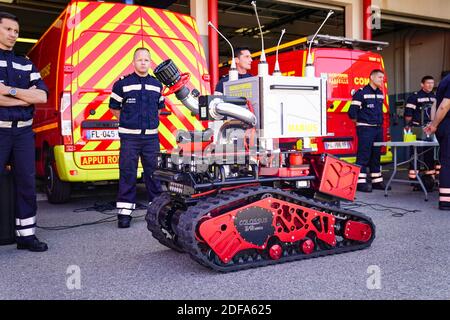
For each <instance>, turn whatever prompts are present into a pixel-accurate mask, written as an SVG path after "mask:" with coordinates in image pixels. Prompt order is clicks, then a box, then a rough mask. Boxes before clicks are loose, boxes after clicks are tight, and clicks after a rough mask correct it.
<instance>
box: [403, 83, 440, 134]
mask: <svg viewBox="0 0 450 320" xmlns="http://www.w3.org/2000/svg"><path fill="white" fill-rule="evenodd" d="M434 102H436V95H435V94H434V93H433V92H428V93H427V92H425V91H423V90H420V91H418V92H414V94H413V95H411V96H410V97H409V98H408V100H406V107H405V117H412V122H413V124H415V125H420V126H421V125H423V124H424V123H427V122H430V120H431V119H430V116H431V106H432V105H433V103H434ZM422 110H423V120H424V123H422Z"/></svg>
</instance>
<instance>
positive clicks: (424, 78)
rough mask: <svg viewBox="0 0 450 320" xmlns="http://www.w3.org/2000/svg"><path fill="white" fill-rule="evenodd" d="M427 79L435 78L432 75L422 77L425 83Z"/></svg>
mask: <svg viewBox="0 0 450 320" xmlns="http://www.w3.org/2000/svg"><path fill="white" fill-rule="evenodd" d="M427 80H434V78H433V77H432V76H425V77H423V78H422V81H421V82H422V83H425V81H427Z"/></svg>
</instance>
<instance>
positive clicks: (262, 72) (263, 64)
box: [252, 1, 269, 77]
mask: <svg viewBox="0 0 450 320" xmlns="http://www.w3.org/2000/svg"><path fill="white" fill-rule="evenodd" d="M252 6H253V9H255V14H256V19H257V20H258V27H259V33H260V34H261V58H260V59H259V64H258V76H260V77H262V76H267V75H268V74H269V65H268V64H267V61H266V53H265V52H264V37H263V32H262V28H261V23H260V22H259V16H258V10H257V9H256V1H252Z"/></svg>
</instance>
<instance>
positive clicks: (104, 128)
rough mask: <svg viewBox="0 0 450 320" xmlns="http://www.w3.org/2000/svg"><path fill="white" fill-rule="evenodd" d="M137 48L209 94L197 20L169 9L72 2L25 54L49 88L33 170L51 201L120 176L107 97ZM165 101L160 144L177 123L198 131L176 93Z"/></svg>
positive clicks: (168, 140) (169, 143) (171, 139)
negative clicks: (171, 64)
mask: <svg viewBox="0 0 450 320" xmlns="http://www.w3.org/2000/svg"><path fill="white" fill-rule="evenodd" d="M138 47H146V48H149V49H150V52H151V59H152V69H153V68H154V67H155V66H157V65H158V64H160V63H161V62H162V61H165V60H166V59H172V60H173V61H174V62H175V63H176V64H177V65H178V66H179V67H180V68H181V69H182V70H184V71H185V72H189V73H190V74H191V77H190V81H189V85H190V86H191V87H193V88H197V89H198V90H199V91H200V92H201V94H208V92H209V90H210V89H209V83H208V82H207V81H206V80H208V78H207V77H206V76H205V75H206V74H207V73H208V71H207V68H206V60H205V54H204V50H203V47H202V44H201V41H200V37H199V34H198V31H197V26H196V23H195V21H194V19H193V18H192V17H190V16H186V15H183V14H178V13H173V12H170V11H167V10H159V9H154V8H149V7H141V6H134V5H125V4H122V3H103V2H88V1H72V2H71V3H70V4H69V5H68V6H67V8H66V9H65V10H64V11H63V12H62V13H61V15H60V16H59V17H58V18H57V19H56V21H55V22H54V23H53V24H52V26H51V27H50V28H49V29H48V30H47V32H46V33H45V34H44V35H43V36H42V37H41V39H40V40H39V42H38V43H37V44H36V45H35V46H34V47H33V48H32V49H31V51H30V52H29V53H28V56H29V57H30V59H31V60H32V61H33V62H34V63H35V64H36V66H37V67H38V68H39V70H41V74H42V78H43V79H44V81H45V83H46V84H47V86H48V87H49V90H50V92H49V98H48V102H47V103H46V104H41V105H37V106H36V115H35V118H34V120H35V121H34V131H35V133H36V155H37V175H38V176H41V177H45V178H46V181H47V183H46V191H47V196H48V200H49V201H50V202H52V203H61V202H65V201H67V200H68V199H69V198H70V192H71V185H72V184H73V183H76V182H78V183H85V182H97V181H111V180H117V179H118V177H119V170H118V159H119V147H120V141H119V137H118V121H117V119H115V118H114V116H113V115H112V113H111V112H110V111H109V108H108V104H109V96H110V94H111V88H112V85H113V83H114V82H115V81H116V80H118V79H119V77H120V76H122V75H126V74H129V73H131V72H133V68H132V65H131V62H132V57H133V52H134V50H135V49H136V48H138ZM205 79H206V80H205ZM166 106H167V107H168V108H169V110H170V111H171V113H170V112H166V114H164V115H162V116H161V117H160V126H159V132H160V142H161V148H162V149H170V148H172V147H173V146H175V145H176V136H175V135H176V131H177V130H178V129H183V130H202V129H204V124H203V123H202V122H201V121H199V120H197V119H196V118H195V117H193V116H192V115H191V113H190V111H189V110H188V109H187V108H186V107H184V106H183V105H182V104H181V103H180V102H179V101H178V100H177V99H176V98H175V97H174V96H171V97H168V98H167V99H166ZM141 173H142V170H139V173H138V175H139V176H140V175H141Z"/></svg>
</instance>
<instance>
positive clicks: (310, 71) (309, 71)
mask: <svg viewBox="0 0 450 320" xmlns="http://www.w3.org/2000/svg"><path fill="white" fill-rule="evenodd" d="M333 13H334V11H333V10H330V11H328V14H327V17H326V18H325V20H324V21H323V22H322V24H321V25H320V27H319V29H317V32H316V33H315V34H314V36H313V37H312V39H311V41H310V42H309V48H308V59H307V61H306V68H305V74H306V76H307V77H314V76H315V72H316V70H315V68H314V65H313V62H312V55H311V47H312V44H313V43H314V39H316V37H317V35H318V34H319V31H320V30H321V29H322V27H323V26H324V25H325V22H327V20H328V18H330V17H331V15H332V14H333Z"/></svg>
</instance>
